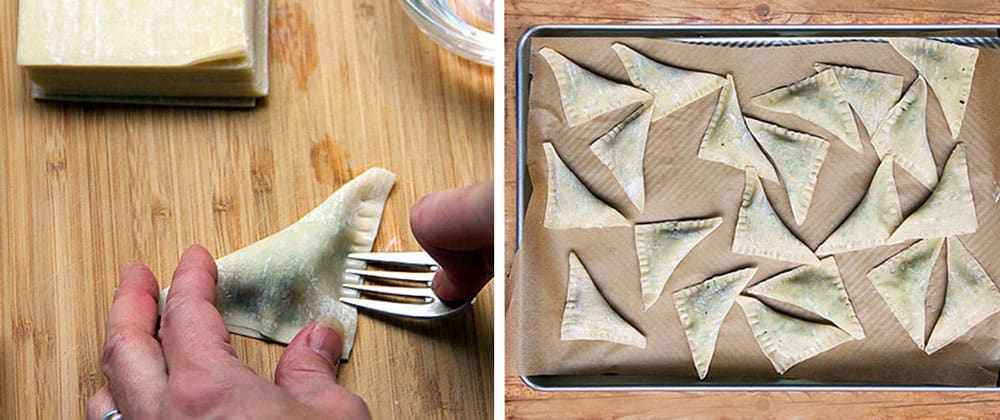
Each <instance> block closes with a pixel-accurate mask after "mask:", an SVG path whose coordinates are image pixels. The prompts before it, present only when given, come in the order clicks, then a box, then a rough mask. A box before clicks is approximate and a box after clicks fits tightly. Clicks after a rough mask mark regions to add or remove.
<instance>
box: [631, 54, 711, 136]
mask: <svg viewBox="0 0 1000 420" xmlns="http://www.w3.org/2000/svg"><path fill="white" fill-rule="evenodd" d="M611 48H612V49H614V50H615V53H617V54H618V58H619V59H620V60H621V62H622V65H623V66H625V71H626V72H628V78H629V79H630V80H631V81H632V84H633V85H636V86H638V87H640V88H642V89H644V90H646V91H647V92H649V93H652V94H653V97H654V98H655V99H654V100H653V121H657V120H659V119H661V118H663V117H666V116H667V115H670V114H671V113H673V112H674V111H677V110H678V109H681V108H683V107H685V106H688V105H690V104H691V103H692V102H694V101H697V100H698V99H701V98H703V97H705V95H708V94H709V93H712V92H713V91H715V90H718V89H719V88H721V87H722V85H724V84H725V83H726V79H724V78H722V77H719V76H718V75H715V74H712V73H703V72H700V71H693V70H684V69H681V68H677V67H673V66H670V65H667V64H663V63H659V62H657V61H654V60H652V59H650V58H649V57H646V56H644V55H642V54H640V53H638V52H636V51H635V50H633V49H631V48H629V47H627V46H625V45H623V44H614V45H612V46H611Z"/></svg>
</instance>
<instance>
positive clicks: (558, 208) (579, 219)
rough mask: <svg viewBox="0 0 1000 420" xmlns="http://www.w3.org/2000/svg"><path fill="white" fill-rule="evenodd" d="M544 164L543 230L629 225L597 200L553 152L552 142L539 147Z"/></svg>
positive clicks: (615, 211) (605, 204)
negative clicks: (545, 164)
mask: <svg viewBox="0 0 1000 420" xmlns="http://www.w3.org/2000/svg"><path fill="white" fill-rule="evenodd" d="M542 147H543V148H544V149H545V161H546V163H547V165H548V166H547V169H548V175H547V179H546V181H547V183H548V193H547V194H548V195H547V198H546V200H545V222H544V224H545V227H546V228H549V229H573V228H599V227H612V226H631V224H630V223H629V221H628V220H627V219H625V216H622V215H621V213H619V212H618V210H615V209H614V208H612V207H611V206H609V205H608V204H607V203H605V202H603V201H601V199H599V198H597V196H595V195H594V194H593V193H592V192H590V189H588V188H587V187H586V186H585V185H583V182H582V181H580V178H577V176H576V174H574V173H573V171H571V170H570V169H569V167H568V166H566V164H565V163H564V162H563V161H562V159H561V158H560V157H559V154H558V153H556V149H555V148H554V147H552V143H545V144H542Z"/></svg>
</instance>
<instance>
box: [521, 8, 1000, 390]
mask: <svg viewBox="0 0 1000 420" xmlns="http://www.w3.org/2000/svg"><path fill="white" fill-rule="evenodd" d="M890 36H893V37H895V36H914V37H931V38H936V39H940V40H945V41H949V42H955V43H960V44H969V45H976V46H979V47H981V48H990V49H997V48H1000V25H987V26H983V25H976V26H964V25H958V26H955V25H930V26H928V25H923V26H884V25H881V26H843V25H835V26H698V25H695V26H647V25H643V26H622V25H614V26H590V25H587V26H579V25H574V26H558V25H557V26H540V27H535V28H532V29H530V30H529V31H528V32H526V33H525V34H524V36H522V38H521V42H520V44H519V48H518V58H517V101H518V102H517V130H518V131H517V133H518V162H517V170H518V178H517V183H518V185H517V211H518V214H517V241H518V246H519V248H520V245H521V239H522V232H523V228H524V220H525V211H526V210H527V207H528V205H527V203H528V197H529V196H530V194H531V191H530V189H531V185H530V180H529V179H528V176H527V173H528V171H527V168H528V160H527V159H528V156H527V153H526V150H527V149H526V147H527V135H528V123H527V116H528V98H529V94H530V92H529V89H530V77H531V73H530V72H529V70H530V69H529V66H530V60H529V59H528V58H530V54H531V51H533V50H532V47H531V46H532V40H535V39H539V38H569V37H572V38H591V39H593V38H647V39H648V38H654V39H667V40H672V41H678V42H682V43H687V44H703V45H713V46H725V47H733V48H768V47H776V46H795V45H811V44H825V43H836V42H884V41H883V40H884V38H886V37H890ZM743 99H744V100H745V99H747V98H743ZM834 141H837V140H834ZM940 164H941V162H939V165H938V166H940ZM909 210H912V209H904V211H905V212H907V211H909ZM981 222H982V221H981ZM939 265H940V264H939ZM661 304H662V303H661ZM734 311H738V309H735V308H734ZM682 346H684V347H685V349H686V345H684V344H682ZM523 379H524V381H525V383H526V384H528V385H529V386H532V387H534V388H536V389H543V390H650V389H669V390H682V389H696V390H712V389H714V390H759V389H769V388H772V387H774V388H778V389H782V390H789V389H801V390H807V389H811V390H819V389H836V390H858V389H872V390H888V389H891V390H949V391H955V390H976V391H992V390H996V389H997V388H996V387H954V386H913V385H896V384H872V383H862V384H858V383H849V382H842V381H838V382H836V383H833V382H826V381H810V380H797V379H789V378H773V377H772V378H763V379H760V380H750V379H749V378H733V377H728V378H726V377H722V378H712V377H711V376H710V377H709V380H708V381H698V380H697V379H696V376H692V375H686V376H685V375H677V376H672V375H653V376H643V375H628V374H621V375H588V374H571V375H531V376H525V377H523Z"/></svg>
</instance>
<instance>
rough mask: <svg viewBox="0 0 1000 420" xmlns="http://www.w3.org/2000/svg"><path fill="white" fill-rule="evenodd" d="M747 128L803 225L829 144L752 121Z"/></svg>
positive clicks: (812, 137) (761, 122)
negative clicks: (780, 182)
mask: <svg viewBox="0 0 1000 420" xmlns="http://www.w3.org/2000/svg"><path fill="white" fill-rule="evenodd" d="M747 125H748V126H749V127H750V131H751V132H752V133H753V135H754V137H756V138H757V143H758V144H760V147H761V148H763V149H764V151H765V152H767V155H768V156H770V157H771V161H772V162H774V167H775V169H777V170H778V175H780V176H781V181H782V183H783V184H785V191H787V192H788V201H789V202H790V203H791V206H792V214H793V215H794V216H795V223H797V224H800V225H801V224H802V222H804V221H805V220H806V215H807V214H808V213H809V204H810V203H812V197H813V190H814V189H815V188H816V177H817V176H818V175H819V169H820V167H821V166H823V160H824V159H826V152H827V150H828V149H829V148H830V143H827V142H826V140H823V139H821V138H819V137H815V136H810V135H808V134H805V133H799V132H796V131H791V130H788V129H786V128H784V127H779V126H777V125H774V124H768V123H766V122H763V121H758V120H755V119H753V118H747Z"/></svg>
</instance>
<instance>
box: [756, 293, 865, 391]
mask: <svg viewBox="0 0 1000 420" xmlns="http://www.w3.org/2000/svg"><path fill="white" fill-rule="evenodd" d="M736 303H739V304H740V308H741V309H743V313H744V314H745V315H746V318H747V321H748V322H749V323H750V329H751V330H753V336H754V338H755V339H757V345H758V346H760V349H761V350H762V351H763V352H764V355H765V356H767V359H768V360H770V361H771V365H772V366H774V370H775V371H777V372H778V373H779V374H784V373H785V372H786V371H788V369H790V368H791V367H792V366H795V365H797V364H799V363H801V362H803V361H805V360H808V359H811V358H813V357H815V356H817V355H819V354H821V353H823V352H826V351H827V350H830V349H832V348H834V347H837V346H839V345H841V344H843V343H846V342H848V341H851V336H850V334H847V333H846V332H844V331H843V330H841V329H840V328H837V327H834V326H832V325H827V324H820V323H818V322H810V321H804V320H801V319H798V318H794V317H791V316H788V315H785V314H782V313H780V312H776V311H775V310H773V309H771V308H769V307H768V306H767V305H764V304H763V303H761V301H759V300H757V299H754V298H751V297H746V296H740V297H738V298H736Z"/></svg>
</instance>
